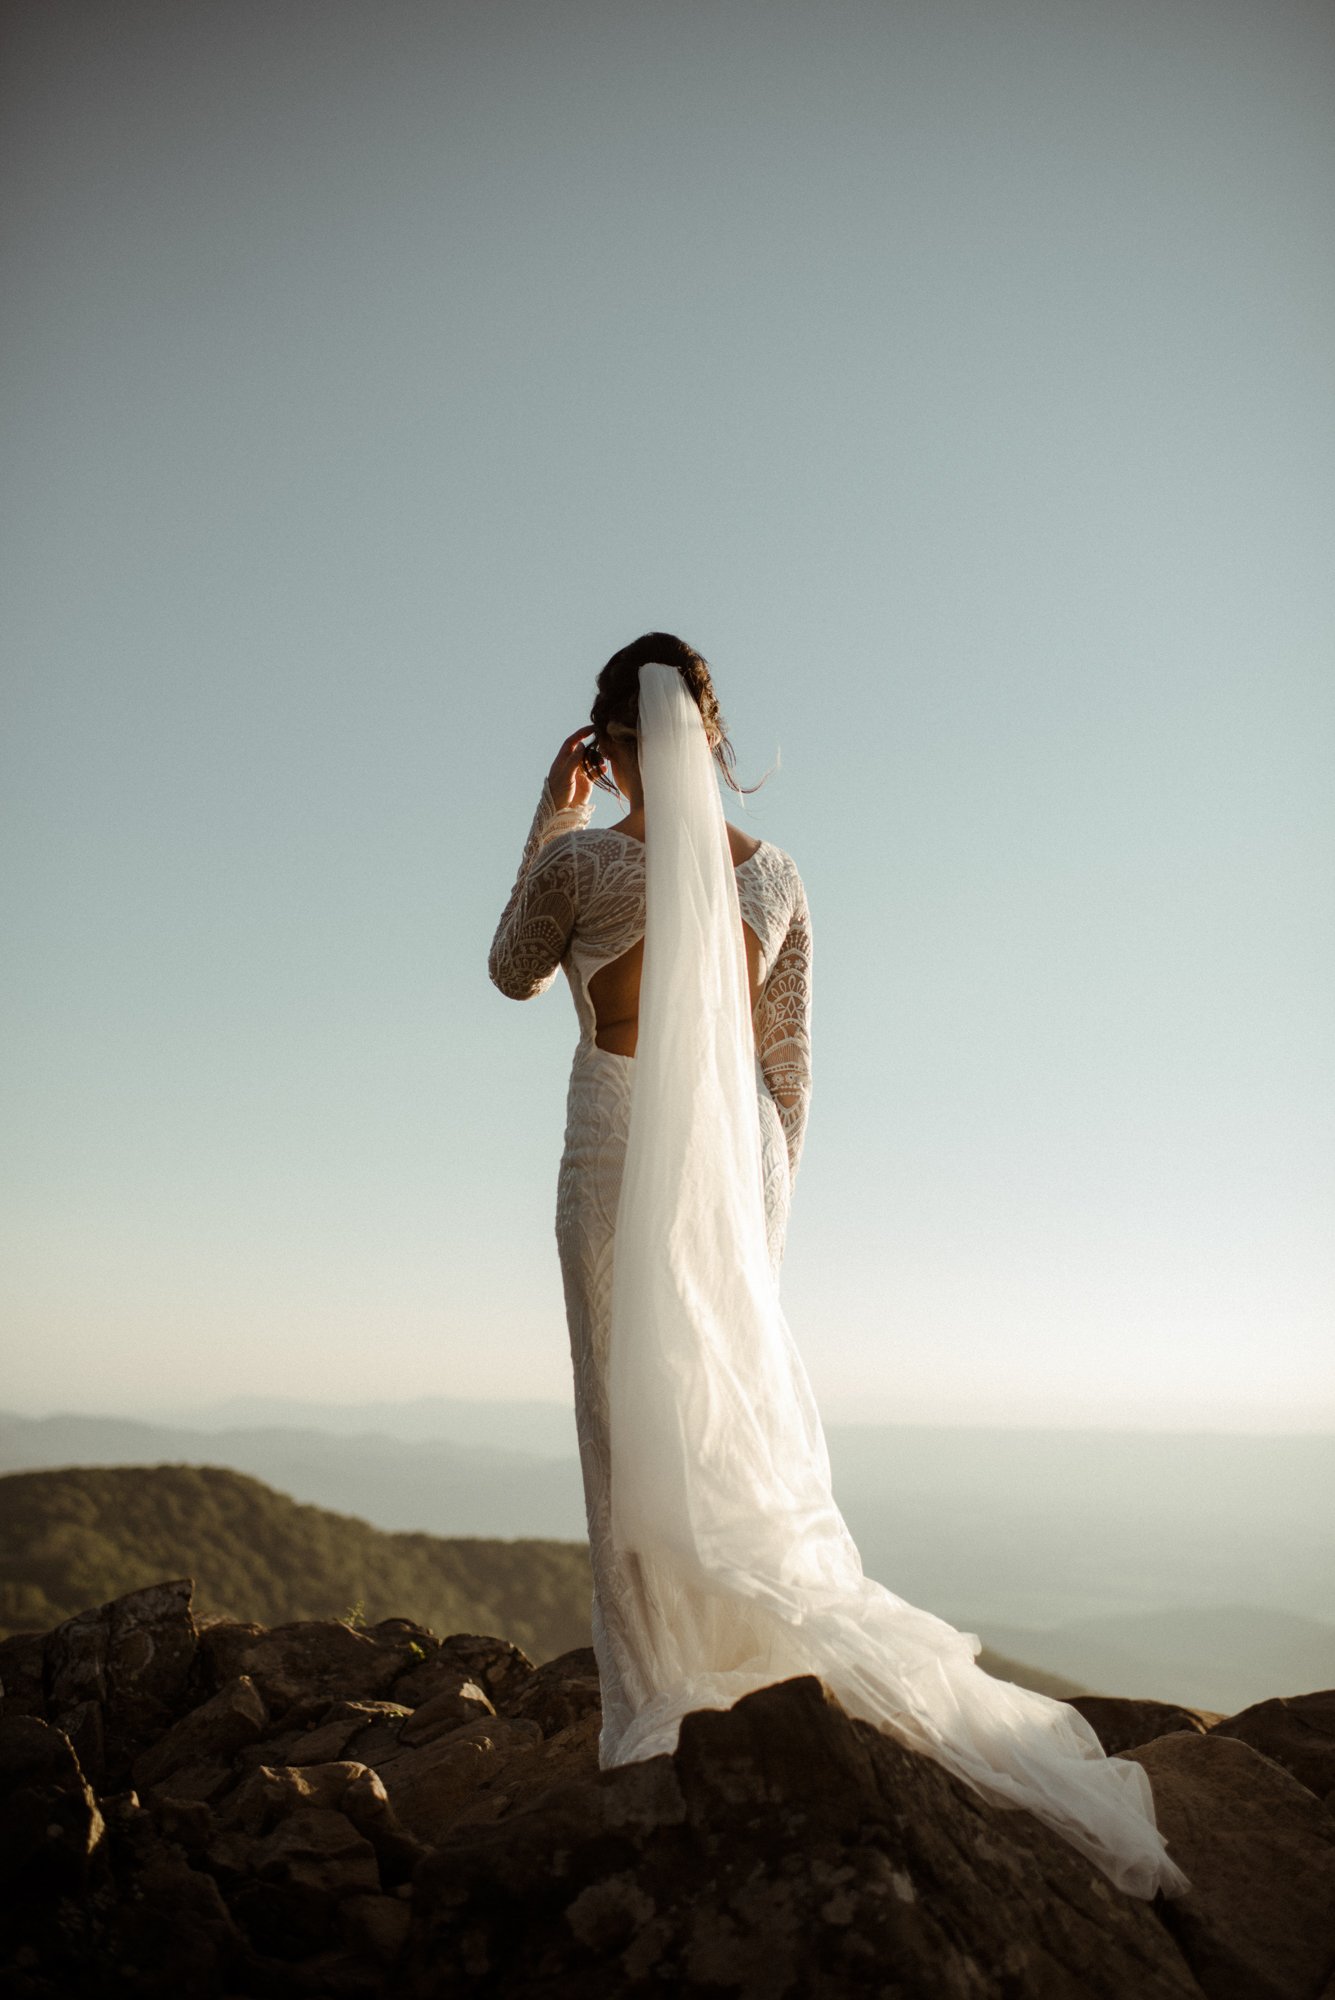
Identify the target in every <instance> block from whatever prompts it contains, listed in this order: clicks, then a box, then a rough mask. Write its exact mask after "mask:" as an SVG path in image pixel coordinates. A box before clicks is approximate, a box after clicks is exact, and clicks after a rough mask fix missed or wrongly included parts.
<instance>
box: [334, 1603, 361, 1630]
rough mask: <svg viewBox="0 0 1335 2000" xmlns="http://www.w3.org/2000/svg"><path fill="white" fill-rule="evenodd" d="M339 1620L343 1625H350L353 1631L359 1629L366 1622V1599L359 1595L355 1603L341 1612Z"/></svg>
mask: <svg viewBox="0 0 1335 2000" xmlns="http://www.w3.org/2000/svg"><path fill="white" fill-rule="evenodd" d="M340 1622H341V1623H342V1624H344V1625H351V1627H352V1629H353V1631H354V1632H356V1631H358V1630H360V1628H361V1627H362V1626H363V1625H364V1624H365V1623H366V1599H365V1598H364V1597H359V1598H358V1599H357V1602H356V1603H355V1604H350V1605H349V1606H348V1608H347V1610H346V1611H345V1612H344V1613H343V1617H342V1619H341V1621H340Z"/></svg>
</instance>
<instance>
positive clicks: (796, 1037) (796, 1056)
mask: <svg viewBox="0 0 1335 2000" xmlns="http://www.w3.org/2000/svg"><path fill="white" fill-rule="evenodd" d="M755 1024H756V1048H757V1050H758V1051H759V1054H760V1067H761V1069H762V1070H763V1072H764V1076H765V1086H766V1088H767V1089H768V1091H769V1094H770V1096H771V1097H772V1098H773V1099H774V1102H775V1105H776V1106H777V1108H778V1113H779V1118H780V1121H781V1122H782V1125H783V1135H784V1138H785V1139H786V1140H787V1142H788V1173H789V1178H790V1180H793V1179H795V1178H796V1176H797V1163H798V1161H799V1159H800V1158H801V1156H802V1141H803V1139H804V1138H805V1136H806V1129H807V1111H808V1108H809V1106H810V1103H811V914H810V911H809V910H808V908H807V899H806V892H805V890H804V889H803V887H802V884H801V882H800V881H799V882H798V884H797V893H796V896H795V898H794V901H793V910H792V915H791V917H790V919H789V922H788V929H787V932H786V933H785V936H784V940H783V943H782V944H781V945H780V947H779V949H778V952H777V953H776V955H775V959H774V963H773V965H772V966H771V967H770V971H769V977H768V978H767V979H766V981H765V984H764V986H763V988H762V989H761V994H760V998H759V999H758V1000H757V1002H756V1008H755Z"/></svg>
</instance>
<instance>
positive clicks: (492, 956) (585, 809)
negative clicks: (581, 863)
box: [487, 779, 593, 1000]
mask: <svg viewBox="0 0 1335 2000" xmlns="http://www.w3.org/2000/svg"><path fill="white" fill-rule="evenodd" d="M592 812H593V799H592V797H591V796H590V797H588V798H585V799H583V800H582V801H580V802H579V803H577V804H572V805H566V806H558V805H557V803H556V801H555V799H554V798H553V797H552V788H551V782H550V780H549V779H544V781H543V787H542V796H541V798H540V799H539V800H538V809H537V811H536V812H535V813H534V815H533V824H532V826H531V827H530V828H529V830H528V839H527V840H526V841H525V842H524V852H523V856H522V858H521V859H520V863H519V873H518V875H517V876H516V877H515V885H514V888H513V889H512V890H511V891H510V900H509V902H508V903H507V904H506V906H505V908H504V909H503V910H502V912H501V920H500V922H499V924H497V926H496V935H495V937H494V938H493V939H492V941H491V950H490V952H489V953H488V955H487V971H488V972H489V973H490V975H491V978H492V982H493V984H494V985H496V986H499V988H500V990H501V992H502V993H504V994H506V995H507V997H508V998H509V999H511V1000H532V999H534V998H535V997H536V996H537V995H538V994H539V993H545V992H546V990H547V988H548V987H549V986H550V985H551V983H552V981H553V980H554V979H555V977H556V974H557V971H558V970H559V968H560V964H561V960H562V958H563V957H564V956H565V949H566V945H567V944H568V943H569V941H570V933H571V930H572V928H573V926H574V922H575V857H574V855H573V854H572V853H571V843H570V842H569V841H568V840H561V839H559V838H558V836H559V835H561V834H563V833H570V832H571V831H573V830H574V829H575V828H577V827H582V826H587V825H588V822H589V819H590V817H591V815H592Z"/></svg>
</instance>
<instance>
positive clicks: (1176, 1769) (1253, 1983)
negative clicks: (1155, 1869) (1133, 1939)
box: [1126, 1730, 1335, 2000]
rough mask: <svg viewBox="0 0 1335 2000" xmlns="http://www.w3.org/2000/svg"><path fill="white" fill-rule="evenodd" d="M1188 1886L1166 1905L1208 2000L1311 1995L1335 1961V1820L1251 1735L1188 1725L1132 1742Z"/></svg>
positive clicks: (1285, 1999)
mask: <svg viewBox="0 0 1335 2000" xmlns="http://www.w3.org/2000/svg"><path fill="white" fill-rule="evenodd" d="M1126 1754H1127V1756H1129V1757H1132V1758H1134V1760H1135V1761H1136V1762H1137V1763H1138V1764H1142V1765H1143V1766H1144V1768H1145V1769H1146V1770H1147V1771H1148V1772H1149V1774H1150V1780H1151V1783H1152V1784H1153V1786H1154V1805H1155V1813H1156V1816H1157V1818H1158V1822H1159V1825H1160V1828H1161V1829H1162V1831H1163V1833H1164V1835H1165V1837H1166V1839H1167V1840H1168V1842H1169V1846H1170V1849H1171V1852H1172V1854H1173V1856H1174V1859H1175V1860H1177V1861H1178V1862H1179V1863H1180V1864H1181V1866H1182V1867H1183V1868H1184V1869H1185V1870H1186V1873H1187V1875H1188V1876H1189V1877H1190V1880H1191V1885H1192V1886H1191V1892H1190V1894H1188V1895H1186V1896H1182V1897H1174V1899H1173V1900H1172V1902H1170V1903H1168V1904H1166V1905H1165V1908H1164V1913H1163V1914H1164V1922H1165V1924H1166V1925H1167V1927H1168V1929H1169V1930H1170V1932H1171V1933H1172V1935H1173V1936H1174V1937H1175V1938H1176V1939H1177V1941H1178V1943H1179V1945H1180V1946H1181V1949H1182V1952H1183V1954H1184V1956H1185V1958H1186V1960H1187V1962H1188V1964H1189V1965H1190V1967H1191V1969H1192V1972H1193V1973H1194V1974H1195V1976H1196V1979H1197V1982H1198V1983H1199V1985H1200V1988H1201V1990H1202V1992H1204V1993H1206V1994H1207V1995H1208V1996H1209V2000H1312V1996H1313V1995H1315V1994H1316V1993H1318V1992H1319V1990H1320V1987H1321V1984H1322V1982H1323V1980H1324V1979H1325V1978H1326V1977H1327V1975H1328V1974H1329V1973H1330V1971H1331V1969H1332V1966H1335V1818H1332V1816H1331V1814H1330V1813H1329V1812H1328V1811H1327V1809H1326V1808H1325V1806H1323V1805H1322V1804H1321V1802H1320V1800H1319V1799H1316V1798H1314V1797H1313V1795H1312V1793H1311V1792H1310V1791H1308V1790H1307V1788H1306V1787H1305V1786H1304V1785H1301V1784H1300V1783H1299V1782H1298V1780H1297V1779H1296V1778H1293V1777H1290V1775H1289V1773H1288V1772H1287V1771H1284V1770H1282V1769H1281V1768H1280V1766H1279V1765H1278V1764H1276V1763H1273V1762H1272V1761H1271V1760H1270V1759H1269V1758H1268V1757H1265V1756H1263V1755H1262V1754H1261V1753H1260V1752H1259V1751H1257V1750H1254V1749H1253V1748H1252V1747H1251V1745H1250V1744H1247V1743H1243V1742H1241V1741H1240V1740H1238V1739H1237V1738H1235V1737H1231V1736H1226V1735H1224V1734H1222V1733H1221V1732H1220V1731H1217V1730H1211V1731H1210V1732H1209V1733H1208V1734H1206V1735H1203V1736H1201V1735H1197V1734H1195V1733H1194V1732H1187V1731H1181V1732H1179V1733H1178V1734H1177V1735H1173V1736H1160V1737H1157V1738H1156V1739H1155V1741H1154V1742H1153V1743H1146V1744H1144V1745H1142V1746H1141V1747H1140V1748H1139V1749H1135V1750H1129V1751H1127V1752H1126Z"/></svg>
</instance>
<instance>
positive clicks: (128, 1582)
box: [0, 1465, 590, 1660]
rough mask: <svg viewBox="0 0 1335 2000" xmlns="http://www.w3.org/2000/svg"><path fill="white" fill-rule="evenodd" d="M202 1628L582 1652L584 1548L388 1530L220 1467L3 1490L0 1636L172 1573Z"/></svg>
mask: <svg viewBox="0 0 1335 2000" xmlns="http://www.w3.org/2000/svg"><path fill="white" fill-rule="evenodd" d="M176 1576H191V1577H194V1579H195V1597H194V1611H195V1615H196V1617H201V1618H202V1617H207V1616H210V1615H215V1614H219V1613H221V1614H224V1615H226V1616H228V1617H232V1618H240V1619H245V1620H248V1621H253V1622H254V1623H256V1624H260V1625H276V1624H281V1623H282V1622H284V1621H285V1620H287V1619H293V1618H341V1617H344V1616H345V1615H346V1614H347V1613H348V1612H349V1610H351V1609H353V1608H354V1607H358V1606H359V1607H360V1616H361V1618H362V1619H363V1620H364V1621H365V1622H366V1623H367V1624H374V1623H375V1622H376V1621H377V1620H378V1619H381V1618H413V1619H416V1620H417V1621H418V1623H419V1624H422V1625H427V1626H429V1627H430V1628H431V1630H432V1631H433V1632H436V1633H438V1634H439V1635H440V1636H441V1637H442V1638H443V1637H444V1636H445V1635H446V1634H447V1633H449V1632H487V1633H497V1634H499V1635H501V1636H502V1637H504V1638H507V1639H511V1640H513V1641H514V1642H515V1644H516V1645H519V1646H522V1647H523V1648H524V1650H525V1652H527V1653H528V1654H529V1655H530V1657H532V1658H534V1659H536V1660H544V1659H550V1658H552V1657H553V1656H554V1655H555V1654H557V1653H561V1652H565V1651H566V1650H567V1649H568V1648H569V1647H572V1646H586V1645H587V1644H588V1643H589V1589H590V1586H589V1560H588V1551H587V1549H586V1547H585V1546H584V1544H583V1543H582V1542H556V1541H552V1542H548V1541H482V1540H471V1539H470V1540H457V1541H456V1540H447V1539H446V1538H444V1537H443V1536H440V1535H427V1534H388V1533H385V1532H384V1531H383V1530H381V1529H379V1528H373V1527H372V1526H371V1525H370V1523H369V1522H366V1521H362V1520H358V1519H357V1518H356V1516H354V1515H350V1514H335V1513H332V1512H330V1511H329V1509H327V1508H324V1507H310V1506H305V1505H302V1504H301V1503H300V1502H299V1501H296V1500H293V1499H291V1498H290V1497H289V1496H288V1495H287V1494H286V1493H279V1492H277V1491H275V1489H274V1488H273V1487H272V1486H266V1485H265V1484H264V1483H263V1481H262V1480H259V1479H252V1478H250V1477H249V1476H248V1475H247V1474H245V1473H242V1472H232V1471H230V1470H228V1469H227V1468H226V1467H224V1466H212V1465H209V1466H196V1465H125V1466H73V1467H68V1468H62V1469H60V1470H57V1471H50V1472H16V1473H11V1474H9V1475H8V1476H7V1477H5V1478H0V1636H3V1635H5V1634H8V1633H10V1632H35V1631H46V1630H49V1629H50V1627H51V1626H53V1625H58V1624H59V1623H60V1621H61V1620H62V1619H64V1618H68V1617H70V1616H71V1614H72V1613H74V1612H76V1611H82V1610H85V1609H86V1608H87V1607H88V1606H90V1605H94V1604H101V1603H103V1602H105V1600H106V1599H107V1598H109V1597H118V1596H120V1595H121V1594H122V1593H123V1592H124V1591H127V1590H137V1589H139V1588H141V1587H142V1586H143V1585H144V1584H149V1583H158V1582H161V1581H163V1580H164V1579H165V1578H168V1577H176Z"/></svg>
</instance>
